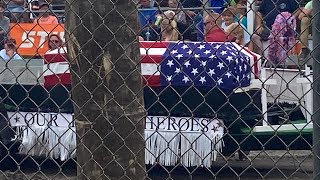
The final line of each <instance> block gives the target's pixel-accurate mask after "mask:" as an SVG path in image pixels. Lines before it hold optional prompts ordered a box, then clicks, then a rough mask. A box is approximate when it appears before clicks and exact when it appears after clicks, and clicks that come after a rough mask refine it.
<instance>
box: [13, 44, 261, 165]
mask: <svg viewBox="0 0 320 180" xmlns="http://www.w3.org/2000/svg"><path fill="white" fill-rule="evenodd" d="M63 52H64V53H62V52H61V51H52V52H51V53H48V54H46V55H45V61H44V62H45V63H44V66H43V71H44V73H43V74H44V79H45V81H44V87H46V89H47V90H49V93H50V98H51V99H50V100H49V101H50V102H48V103H46V101H48V97H49V95H48V94H47V93H46V91H47V90H46V89H45V88H43V89H42V90H39V89H37V92H35V91H34V90H32V89H33V88H30V89H31V90H30V93H37V96H36V97H35V98H34V99H33V101H32V102H33V103H34V104H36V106H40V107H44V108H47V109H46V110H45V111H46V112H49V113H44V114H41V115H39V114H37V112H34V113H33V114H32V113H31V115H30V113H29V114H28V113H19V115H16V114H14V113H13V114H11V117H12V118H11V119H12V121H11V120H10V122H12V124H15V125H16V126H22V124H19V123H17V122H16V121H15V120H14V119H19V118H20V119H23V118H26V117H30V116H32V117H37V118H38V119H39V120H38V121H39V122H42V121H43V122H45V121H46V119H48V118H49V119H51V120H48V122H50V123H47V124H46V123H43V124H44V125H45V126H43V127H42V126H41V127H38V126H30V125H29V126H28V125H26V127H25V129H23V128H18V129H19V132H22V133H21V134H22V135H23V136H22V137H21V138H22V142H23V143H24V144H23V146H22V148H21V149H20V151H21V152H27V153H30V152H31V153H33V155H35V154H37V153H39V152H40V151H41V152H44V149H43V148H41V147H40V145H46V146H47V147H51V148H53V150H52V151H50V152H47V153H48V154H49V155H50V156H51V157H53V158H57V157H60V158H61V159H62V160H65V159H66V158H69V157H70V156H74V155H75V151H73V149H74V148H75V147H76V146H75V139H76V136H75V133H74V130H75V127H74V123H73V120H72V116H70V113H72V111H73V110H72V103H69V104H68V103H67V102H70V99H68V98H70V94H69V92H68V89H70V70H69V64H68V62H67V60H66V54H65V52H66V49H63ZM140 55H141V73H142V78H141V80H142V81H144V83H145V85H144V100H145V109H146V110H147V112H148V116H147V118H146V130H145V139H146V163H148V164H149V163H150V164H152V163H155V162H159V163H161V164H163V165H175V164H176V163H177V162H178V161H180V162H181V163H182V164H183V165H185V166H198V165H204V166H210V165H211V163H212V161H213V160H215V159H216V156H217V152H218V151H221V149H222V146H223V141H222V137H223V132H224V128H225V127H228V130H231V129H232V128H234V127H236V125H237V123H233V125H234V126H233V127H231V126H228V124H229V123H228V122H229V121H232V120H235V119H237V118H239V117H241V118H242V119H245V117H246V116H251V115H253V114H258V112H259V109H257V107H259V106H260V105H259V103H258V102H256V100H259V96H258V93H256V91H252V92H251V91H247V92H245V93H235V90H236V89H239V88H244V87H250V85H251V82H252V80H253V79H255V78H256V77H258V76H259V71H260V69H259V67H260V63H259V61H258V57H257V56H256V55H255V54H254V53H252V52H250V51H248V50H246V49H245V48H242V47H241V46H239V45H237V44H234V43H198V42H186V43H183V42H141V43H140ZM65 87H67V88H65ZM39 91H42V93H39ZM43 92H45V93H43ZM41 96H43V97H41ZM29 97H30V96H29ZM44 99H45V100H46V101H45V102H43V100H44ZM58 106H61V107H63V108H61V107H58ZM61 109H63V110H64V112H66V113H65V114H56V115H54V114H52V113H54V112H61ZM68 117H69V118H68ZM251 117H252V116H251ZM70 118H71V119H70ZM27 122H30V121H27ZM32 122H36V121H32ZM52 122H54V123H52ZM248 124H250V123H248ZM46 126H53V127H52V128H46ZM70 126H71V128H70ZM30 128H31V129H30ZM32 128H34V129H32ZM237 128H238V127H237ZM28 129H29V130H28ZM41 134H42V135H44V136H45V137H48V138H49V139H50V140H49V141H47V140H46V141H45V142H42V143H40V144H38V145H35V144H34V143H35V142H37V141H36V140H37V139H39V138H38V136H39V135H41ZM59 134H60V135H61V136H60V135H59ZM44 139H45V138H44ZM59 139H60V140H59ZM59 141H63V143H65V144H63V143H62V144H61V143H60V144H59V145H58V146H55V143H58V142H59ZM168 142H170V143H168ZM30 148H31V149H32V150H30ZM66 148H67V149H66ZM72 148H73V149H72ZM68 152H70V153H68Z"/></svg>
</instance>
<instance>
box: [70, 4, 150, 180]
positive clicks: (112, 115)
mask: <svg viewBox="0 0 320 180" xmlns="http://www.w3.org/2000/svg"><path fill="white" fill-rule="evenodd" d="M65 25H66V43H67V48H68V55H69V61H70V65H71V70H70V71H71V74H72V91H71V92H72V99H73V102H74V114H75V115H74V119H75V121H76V132H77V134H78V137H77V163H78V179H79V180H83V179H86V180H87V179H92V180H93V179H94V180H96V179H99V180H100V179H101V180H102V179H132V180H135V179H144V178H145V172H146V171H145V162H144V154H145V144H144V123H145V111H144V105H143V87H142V81H141V73H140V72H141V70H140V51H139V44H138V42H137V32H138V24H137V11H136V5H135V3H134V1H132V0H67V3H66V24H65Z"/></svg>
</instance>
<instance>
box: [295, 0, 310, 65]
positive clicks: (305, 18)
mask: <svg viewBox="0 0 320 180" xmlns="http://www.w3.org/2000/svg"><path fill="white" fill-rule="evenodd" d="M312 9H313V8H312V1H309V2H308V3H307V4H306V5H305V6H304V8H303V9H302V12H301V13H300V14H299V17H298V18H299V20H301V34H300V41H301V43H302V50H301V54H300V56H299V59H300V60H304V59H306V58H307V56H308V55H309V54H310V49H309V47H308V46H309V42H308V36H309V32H310V29H311V17H312Z"/></svg>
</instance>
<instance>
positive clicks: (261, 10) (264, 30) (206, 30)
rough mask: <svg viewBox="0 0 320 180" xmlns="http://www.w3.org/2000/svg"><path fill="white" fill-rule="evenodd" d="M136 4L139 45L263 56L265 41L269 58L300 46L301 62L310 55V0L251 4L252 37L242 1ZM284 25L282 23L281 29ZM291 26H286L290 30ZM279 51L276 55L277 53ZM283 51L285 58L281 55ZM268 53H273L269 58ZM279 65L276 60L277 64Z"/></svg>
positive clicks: (264, 0)
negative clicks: (219, 46)
mask: <svg viewBox="0 0 320 180" xmlns="http://www.w3.org/2000/svg"><path fill="white" fill-rule="evenodd" d="M205 2H206V4H204V3H203V1H201V0H166V1H161V0H160V1H157V0H140V1H139V21H140V29H141V31H140V34H139V35H140V37H139V39H140V40H144V41H156V40H165V41H177V40H185V41H216V42H219V41H220V42H224V41H234V42H237V43H238V44H240V45H243V46H247V47H248V48H249V49H250V50H253V51H254V52H256V53H259V54H262V51H263V50H264V49H263V47H262V45H263V41H269V43H272V45H270V49H271V50H270V52H269V57H275V58H278V57H277V56H278V54H284V53H286V55H288V52H285V51H290V50H291V49H292V48H293V47H291V46H292V41H294V44H297V43H298V42H300V43H301V44H302V50H301V51H300V56H299V57H300V59H305V58H306V57H307V56H308V54H309V53H310V49H309V47H308V37H309V30H310V27H311V26H310V23H311V21H310V19H311V16H312V1H311V0H300V1H298V0H260V1H256V6H257V9H256V11H255V14H256V16H255V17H254V19H255V25H254V26H255V31H254V33H251V34H250V33H249V32H248V30H247V28H248V27H247V23H248V22H247V12H248V11H250V10H248V9H247V0H212V1H210V0H209V1H205ZM281 22H284V23H281ZM290 23H291V24H290ZM279 51H280V52H279ZM281 51H284V52H281ZM271 53H274V54H273V55H272V54H271ZM279 61H281V60H279Z"/></svg>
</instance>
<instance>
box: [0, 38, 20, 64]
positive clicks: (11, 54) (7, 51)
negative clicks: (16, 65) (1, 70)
mask: <svg viewBox="0 0 320 180" xmlns="http://www.w3.org/2000/svg"><path fill="white" fill-rule="evenodd" d="M16 44H17V42H16V40H15V39H8V40H6V43H5V45H4V49H2V50H1V51H0V57H1V58H2V59H3V60H4V61H9V60H11V59H18V60H22V57H21V56H20V55H19V54H18V53H17V47H16Z"/></svg>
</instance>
